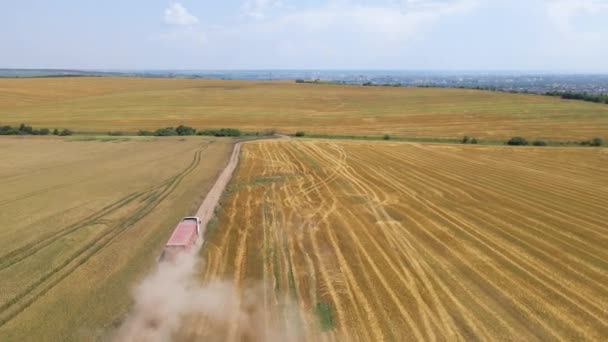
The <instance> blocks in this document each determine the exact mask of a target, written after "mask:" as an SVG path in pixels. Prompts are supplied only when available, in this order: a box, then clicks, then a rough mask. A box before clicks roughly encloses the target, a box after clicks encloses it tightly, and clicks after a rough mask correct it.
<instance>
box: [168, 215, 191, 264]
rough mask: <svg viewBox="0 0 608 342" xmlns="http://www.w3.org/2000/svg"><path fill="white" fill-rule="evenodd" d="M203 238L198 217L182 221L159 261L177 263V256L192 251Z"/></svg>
mask: <svg viewBox="0 0 608 342" xmlns="http://www.w3.org/2000/svg"><path fill="white" fill-rule="evenodd" d="M200 236H201V220H200V219H199V218H198V217H196V216H187V217H184V218H183V219H181V221H180V222H179V223H178V224H177V226H176V227H175V229H174V230H173V234H171V237H170V238H169V241H167V243H166V244H165V248H164V249H163V252H162V254H161V255H160V258H159V261H160V262H162V261H171V262H172V261H175V259H176V258H177V255H178V254H180V253H181V252H184V251H189V250H191V249H192V247H193V246H194V245H196V242H197V241H198V239H199V237H200Z"/></svg>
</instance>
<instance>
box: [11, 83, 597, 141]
mask: <svg viewBox="0 0 608 342" xmlns="http://www.w3.org/2000/svg"><path fill="white" fill-rule="evenodd" d="M0 122H1V123H2V124H13V125H19V124H20V123H22V122H23V123H26V124H29V125H34V126H38V127H49V128H55V127H60V128H62V127H66V128H70V129H74V130H77V131H90V132H107V131H121V130H122V131H129V132H137V131H138V130H140V129H157V128H160V127H164V126H177V125H179V124H187V125H190V126H193V127H195V128H197V129H210V128H221V127H233V128H239V129H241V130H245V131H262V130H265V129H273V128H274V129H278V130H279V131H281V132H284V133H294V132H296V131H305V132H307V133H309V134H310V133H314V134H325V135H358V136H362V135H370V136H380V135H383V134H390V135H393V136H396V137H406V138H420V137H422V138H462V136H464V135H469V136H473V137H477V138H481V139H486V140H488V139H489V140H506V139H508V138H510V137H512V136H524V137H526V138H528V139H545V140H562V141H565V140H583V139H591V138H593V137H596V136H598V137H602V138H604V139H605V140H608V135H607V134H608V133H607V132H608V105H605V104H593V103H588V102H581V101H567V100H561V99H558V98H554V97H546V96H536V95H523V94H519V95H517V94H506V93H496V92H489V91H475V90H463V89H429V88H395V87H359V86H342V85H323V84H295V83H294V82H250V81H221V80H184V79H149V78H145V79H137V78H84V77H78V78H39V79H0Z"/></svg>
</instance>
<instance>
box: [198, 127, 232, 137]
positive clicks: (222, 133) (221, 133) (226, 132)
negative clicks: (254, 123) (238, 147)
mask: <svg viewBox="0 0 608 342" xmlns="http://www.w3.org/2000/svg"><path fill="white" fill-rule="evenodd" d="M198 134H199V135H212V136H216V137H240V136H241V131H240V130H238V129H236V128H222V129H219V130H215V129H208V130H204V131H201V132H199V133H198Z"/></svg>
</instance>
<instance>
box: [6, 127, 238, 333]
mask: <svg viewBox="0 0 608 342" xmlns="http://www.w3.org/2000/svg"><path fill="white" fill-rule="evenodd" d="M233 144H234V142H233V141H232V140H223V139H203V138H190V139H180V138H175V139H172V138H169V139H154V138H116V139H113V138H107V137H104V138H95V137H88V138H82V137H75V138H53V137H38V138H31V137H16V138H14V137H10V138H9V137H4V138H0V159H1V160H2V167H1V168H0V189H2V191H0V340H2V341H26V340H27V341H92V340H97V339H101V338H103V337H104V336H105V334H107V333H108V331H109V330H112V329H113V327H114V325H115V324H118V323H119V322H120V320H121V319H122V318H123V316H124V315H125V314H126V312H127V310H128V309H129V305H130V303H131V299H130V295H131V289H132V288H133V286H134V285H135V284H136V283H137V281H138V279H141V277H142V276H144V275H145V274H146V273H147V272H148V271H149V270H150V269H151V268H152V266H153V265H154V264H155V263H156V260H157V258H158V256H159V254H160V252H161V250H162V248H163V246H164V243H165V241H166V240H167V239H168V237H169V236H170V234H171V232H172V231H173V228H174V227H175V223H176V222H178V221H179V219H180V218H181V217H183V216H187V215H192V214H193V213H194V212H196V210H197V209H198V205H199V204H200V202H201V201H202V198H203V197H204V195H205V194H206V191H207V189H209V188H210V186H211V185H212V184H213V182H214V181H215V178H216V177H217V175H218V174H219V172H220V171H221V170H222V169H223V167H224V165H225V164H226V162H227V160H228V158H229V156H230V154H231V152H232V146H233Z"/></svg>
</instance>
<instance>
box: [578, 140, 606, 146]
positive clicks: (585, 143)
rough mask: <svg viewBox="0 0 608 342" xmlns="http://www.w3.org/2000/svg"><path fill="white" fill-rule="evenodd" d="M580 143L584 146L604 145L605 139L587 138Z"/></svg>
mask: <svg viewBox="0 0 608 342" xmlns="http://www.w3.org/2000/svg"><path fill="white" fill-rule="evenodd" d="M580 144H581V145H582V146H594V147H597V146H602V145H604V140H602V138H593V139H591V140H585V141H581V142H580Z"/></svg>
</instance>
